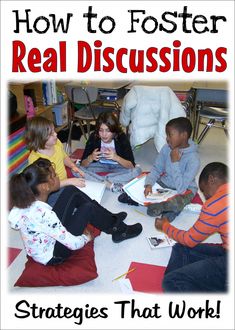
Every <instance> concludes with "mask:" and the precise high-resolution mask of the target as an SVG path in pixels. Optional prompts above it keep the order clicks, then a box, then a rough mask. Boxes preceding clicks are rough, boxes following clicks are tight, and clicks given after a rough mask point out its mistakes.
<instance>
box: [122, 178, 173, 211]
mask: <svg viewBox="0 0 235 330" xmlns="http://www.w3.org/2000/svg"><path fill="white" fill-rule="evenodd" d="M146 175H147V174H145V173H143V174H141V175H140V176H138V177H137V178H135V179H133V180H131V181H130V182H128V183H127V184H126V185H124V186H123V188H122V189H123V190H124V191H125V192H126V193H127V195H128V196H130V197H131V199H133V200H134V201H135V202H137V203H139V204H141V205H149V204H153V203H160V202H163V201H165V200H167V199H168V198H170V197H172V196H174V195H176V194H177V191H176V190H172V189H166V188H162V187H161V186H160V185H159V184H157V183H155V185H154V186H153V187H152V191H153V193H152V194H151V195H148V196H147V197H145V196H144V189H145V188H144V184H145V178H146Z"/></svg>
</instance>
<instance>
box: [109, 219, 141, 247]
mask: <svg viewBox="0 0 235 330" xmlns="http://www.w3.org/2000/svg"><path fill="white" fill-rule="evenodd" d="M142 229H143V227H142V225H141V224H140V223H136V224H134V225H130V226H128V225H126V226H125V228H124V230H117V231H116V232H114V233H113V234H112V240H113V242H114V243H119V242H122V241H124V240H126V239H129V238H133V237H136V236H138V235H139V234H140V233H141V232H142Z"/></svg>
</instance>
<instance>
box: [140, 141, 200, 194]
mask: <svg viewBox="0 0 235 330" xmlns="http://www.w3.org/2000/svg"><path fill="white" fill-rule="evenodd" d="M180 152H181V153H182V156H181V158H180V160H179V161H177V162H172V161H171V155H170V153H171V148H170V147H169V145H168V144H165V145H164V146H163V147H162V149H161V151H160V153H159V155H158V156H157V158H156V160H155V163H154V165H153V167H152V169H151V171H150V173H149V174H148V175H147V177H146V180H145V184H146V185H147V184H149V185H151V186H153V185H154V184H155V183H156V181H159V180H160V181H161V182H162V183H163V184H164V185H166V186H167V187H169V188H171V189H176V190H177V192H178V193H179V194H182V193H184V192H185V191H186V190H187V189H190V190H192V192H193V193H194V194H195V193H196V192H197V184H196V180H195V177H196V175H197V173H198V171H199V168H200V159H199V155H198V148H197V145H196V144H195V143H194V142H193V141H192V140H191V139H190V140H189V147H187V148H182V149H180Z"/></svg>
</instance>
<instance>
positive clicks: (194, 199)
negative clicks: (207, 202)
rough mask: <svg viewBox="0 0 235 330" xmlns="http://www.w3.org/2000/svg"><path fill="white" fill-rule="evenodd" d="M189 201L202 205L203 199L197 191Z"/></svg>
mask: <svg viewBox="0 0 235 330" xmlns="http://www.w3.org/2000/svg"><path fill="white" fill-rule="evenodd" d="M191 203H193V204H200V205H203V201H202V199H201V197H200V195H199V194H198V193H196V195H195V196H194V197H193V199H192V201H191Z"/></svg>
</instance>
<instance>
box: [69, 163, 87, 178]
mask: <svg viewBox="0 0 235 330" xmlns="http://www.w3.org/2000/svg"><path fill="white" fill-rule="evenodd" d="M71 170H72V171H73V172H74V173H79V174H80V175H81V177H83V178H84V177H85V173H84V172H83V171H82V170H81V169H80V168H79V167H77V166H76V165H75V166H73V167H71Z"/></svg>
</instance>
